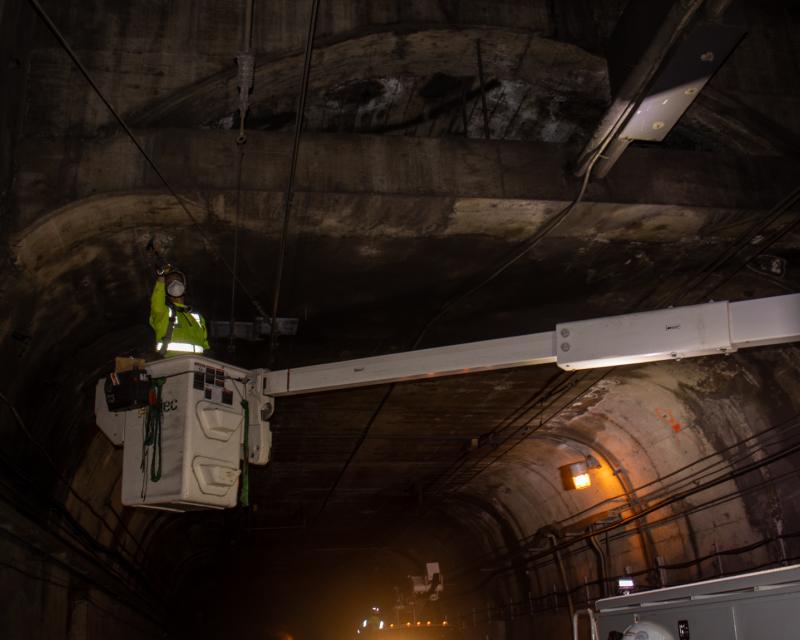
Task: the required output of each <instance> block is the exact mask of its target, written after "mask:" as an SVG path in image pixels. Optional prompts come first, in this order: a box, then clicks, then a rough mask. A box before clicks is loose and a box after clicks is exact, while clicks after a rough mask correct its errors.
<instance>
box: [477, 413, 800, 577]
mask: <svg viewBox="0 0 800 640" xmlns="http://www.w3.org/2000/svg"><path fill="white" fill-rule="evenodd" d="M795 417H797V416H795ZM798 452H800V443H797V444H794V445H792V446H790V447H787V448H784V449H782V450H780V451H778V452H776V453H774V454H771V455H768V456H766V457H764V458H762V459H760V460H756V461H754V462H751V463H750V464H747V465H744V466H742V467H739V468H736V469H733V470H731V471H730V472H729V473H726V474H725V475H722V476H719V477H717V478H714V479H712V480H709V481H707V482H705V483H703V484H700V485H698V486H696V487H692V488H691V489H686V490H684V491H682V492H677V493H675V494H673V495H670V496H668V497H667V498H664V499H662V500H659V501H658V502H656V503H655V504H651V505H648V506H646V507H642V508H640V509H639V510H638V511H636V512H635V513H633V514H631V515H629V516H626V517H623V518H620V519H619V520H618V521H617V522H614V523H611V524H608V525H603V526H602V527H599V528H596V529H594V530H593V531H591V532H589V533H585V534H579V535H577V536H574V537H571V538H570V539H569V540H566V541H562V542H559V543H557V544H556V545H555V546H554V547H553V548H552V549H548V550H546V551H541V552H538V553H536V554H534V555H533V556H531V557H530V558H528V559H526V560H525V561H524V562H525V564H528V563H529V562H532V561H535V560H537V559H539V558H542V557H545V556H547V555H549V554H550V553H553V551H555V550H558V551H562V550H565V549H567V548H569V547H571V546H573V545H575V544H577V543H579V542H584V541H586V540H588V539H589V537H591V536H597V535H602V534H603V533H606V532H610V531H614V530H616V529H619V528H620V527H623V526H625V525H627V524H630V523H632V522H637V521H639V520H641V519H642V518H644V517H646V516H648V515H650V514H651V513H654V512H656V511H658V510H660V509H663V508H665V507H668V506H670V505H672V504H674V503H676V502H681V501H683V500H686V498H689V497H691V496H693V495H696V494H697V493H700V492H703V491H707V490H709V489H712V488H714V487H716V486H719V485H720V484H723V483H725V482H729V481H731V480H735V479H737V478H739V477H742V476H744V475H747V474H748V473H751V472H752V471H756V470H758V469H761V468H763V467H765V466H767V465H769V464H772V463H773V462H777V461H779V460H782V459H784V458H787V457H789V456H791V455H794V454H795V453H798ZM491 573H492V574H496V573H497V570H493V571H492V572H491ZM491 577H493V575H492V576H488V577H487V579H491Z"/></svg>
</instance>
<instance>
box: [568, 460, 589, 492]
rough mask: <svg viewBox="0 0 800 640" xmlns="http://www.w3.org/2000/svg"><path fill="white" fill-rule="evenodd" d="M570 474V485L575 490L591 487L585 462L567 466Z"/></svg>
mask: <svg viewBox="0 0 800 640" xmlns="http://www.w3.org/2000/svg"><path fill="white" fill-rule="evenodd" d="M569 470H570V472H571V473H572V484H573V486H574V487H575V488H576V489H586V488H588V487H591V486H592V479H591V478H590V477H589V470H588V469H587V468H586V463H585V462H576V463H574V464H571V465H569Z"/></svg>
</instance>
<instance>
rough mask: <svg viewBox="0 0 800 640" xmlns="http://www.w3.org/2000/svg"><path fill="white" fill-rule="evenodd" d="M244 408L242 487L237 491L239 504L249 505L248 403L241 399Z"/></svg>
mask: <svg viewBox="0 0 800 640" xmlns="http://www.w3.org/2000/svg"><path fill="white" fill-rule="evenodd" d="M242 408H243V409H244V447H243V449H244V454H243V456H242V487H241V490H240V492H239V504H240V505H242V506H243V507H247V506H250V405H249V404H248V402H247V400H242Z"/></svg>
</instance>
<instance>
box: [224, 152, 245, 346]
mask: <svg viewBox="0 0 800 640" xmlns="http://www.w3.org/2000/svg"><path fill="white" fill-rule="evenodd" d="M236 155H237V158H238V161H237V163H236V221H235V223H234V228H233V273H232V274H231V309H230V324H229V325H228V332H229V335H228V352H229V353H233V352H234V351H235V349H236V331H235V326H236V277H237V274H238V273H239V230H240V228H241V227H240V221H239V220H240V217H241V212H242V163H243V162H244V148H243V146H242V145H239V153H237V154H236Z"/></svg>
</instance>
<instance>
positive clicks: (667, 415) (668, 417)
mask: <svg viewBox="0 0 800 640" xmlns="http://www.w3.org/2000/svg"><path fill="white" fill-rule="evenodd" d="M656 415H657V416H658V417H659V418H660V419H661V421H662V422H663V423H664V424H666V425H668V426H670V427H672V430H673V431H674V432H675V433H680V432H681V423H680V422H678V421H677V420H676V419H675V416H673V415H672V411H670V410H669V409H656Z"/></svg>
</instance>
